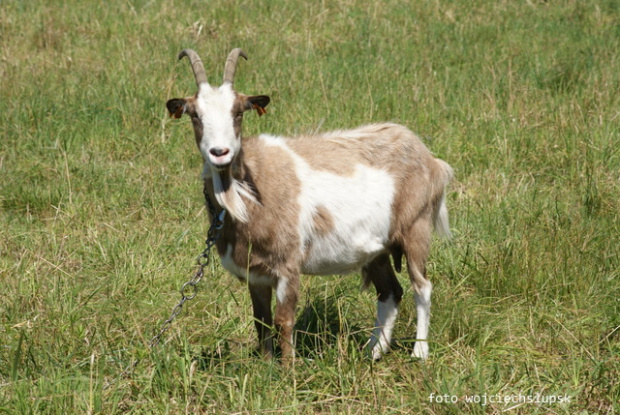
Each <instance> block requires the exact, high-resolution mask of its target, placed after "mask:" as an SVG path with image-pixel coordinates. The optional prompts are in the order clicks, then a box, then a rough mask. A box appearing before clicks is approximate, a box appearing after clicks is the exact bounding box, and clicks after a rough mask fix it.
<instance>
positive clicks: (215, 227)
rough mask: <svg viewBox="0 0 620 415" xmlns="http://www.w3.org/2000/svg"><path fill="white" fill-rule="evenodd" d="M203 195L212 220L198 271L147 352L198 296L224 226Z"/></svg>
mask: <svg viewBox="0 0 620 415" xmlns="http://www.w3.org/2000/svg"><path fill="white" fill-rule="evenodd" d="M203 193H204V196H205V200H206V202H207V207H208V208H209V213H210V214H211V219H212V220H211V226H210V227H209V230H208V231H207V239H206V240H205V245H206V246H205V249H204V250H203V251H202V253H201V254H200V255H198V258H196V263H197V265H198V269H197V270H196V273H195V274H194V276H193V277H192V279H190V280H189V281H187V282H186V283H185V284H183V286H182V287H181V290H180V293H181V300H180V301H179V303H178V304H177V305H175V306H174V307H173V308H172V313H171V315H170V317H169V318H168V320H166V321H165V322H164V323H163V324H162V326H161V328H160V329H159V332H158V333H157V334H156V335H155V336H153V338H152V339H151V341H150V342H149V347H148V348H149V350H152V349H153V348H154V347H155V346H157V345H158V344H159V342H160V341H161V338H162V336H163V335H164V333H165V332H167V331H168V330H169V329H170V327H171V326H172V322H173V320H174V319H175V318H176V317H177V316H178V315H179V314H180V313H181V311H183V305H184V304H185V302H186V301H189V300H193V299H194V298H195V297H196V294H198V287H197V285H198V283H199V282H200V280H201V279H202V277H204V269H205V267H206V266H207V265H209V263H210V262H211V256H210V253H211V248H213V245H215V242H216V241H217V239H218V238H219V236H220V234H219V231H220V230H221V229H222V227H223V226H224V216H225V215H226V211H225V210H224V209H222V211H221V212H220V214H219V215H218V214H216V212H215V207H214V206H213V203H212V202H211V198H210V197H209V194H208V193H207V189H206V188H205V189H203ZM189 287H191V291H189V290H190V288H189ZM188 291H189V292H188ZM140 360H141V359H137V360H136V361H135V362H133V363H131V364H129V366H127V368H126V369H125V370H124V371H123V372H122V373H121V374H120V375H119V377H118V378H119V379H120V378H123V377H126V376H127V375H129V374H131V373H132V372H133V370H134V369H135V368H136V366H137V365H138V363H139V362H140ZM115 382H116V381H113V382H110V383H108V384H107V385H105V386H104V389H107V388H108V387H109V386H111V385H113V384H114V383H115Z"/></svg>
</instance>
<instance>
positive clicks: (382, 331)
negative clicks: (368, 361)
mask: <svg viewBox="0 0 620 415" xmlns="http://www.w3.org/2000/svg"><path fill="white" fill-rule="evenodd" d="M397 315H398V305H397V304H396V302H395V301H394V296H393V295H390V296H389V297H388V299H387V300H386V301H377V320H376V321H375V328H374V330H373V331H372V336H371V337H370V340H369V341H368V347H369V348H370V349H371V352H372V358H373V360H379V359H380V358H381V356H383V354H384V353H385V352H387V351H388V350H389V349H390V341H391V340H392V332H393V331H394V323H395V322H396V316H397Z"/></svg>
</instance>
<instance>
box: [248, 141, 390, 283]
mask: <svg viewBox="0 0 620 415" xmlns="http://www.w3.org/2000/svg"><path fill="white" fill-rule="evenodd" d="M260 138H261V139H262V140H263V141H264V142H265V143H266V144H267V145H273V146H278V147H280V148H282V149H284V150H286V151H287V153H288V154H289V155H290V156H291V157H292V158H293V161H294V163H295V169H296V173H297V177H299V180H300V181H301V184H302V186H301V194H300V195H299V198H298V202H299V206H300V208H301V212H300V219H299V225H298V226H299V236H300V241H302V243H301V246H300V249H301V251H302V255H304V254H305V258H306V259H305V261H304V263H303V264H302V273H304V274H315V275H317V274H318V275H326V274H341V273H348V272H352V271H357V270H359V269H360V268H361V267H362V266H363V265H365V264H367V263H368V262H370V261H371V260H372V259H373V258H375V257H376V256H377V255H378V254H380V253H382V252H385V245H386V244H387V242H388V238H389V231H390V225H391V210H392V201H393V199H394V192H395V190H394V189H395V185H394V179H393V178H392V176H391V175H390V174H389V173H387V172H386V171H384V170H380V169H376V168H373V167H369V166H366V165H363V164H358V165H356V166H355V169H354V174H353V175H351V176H340V175H338V174H335V173H332V172H329V171H322V170H315V169H313V168H312V167H311V166H310V165H309V164H308V163H307V162H306V161H305V160H304V159H303V158H302V157H300V156H299V155H298V154H296V153H295V151H294V150H292V149H291V148H290V147H289V146H288V145H287V143H286V141H285V140H284V139H282V138H280V137H272V136H267V135H261V136H260ZM319 208H321V209H325V210H326V211H327V212H328V213H329V215H331V217H332V223H333V224H334V229H332V230H331V231H330V232H329V233H327V234H322V235H318V234H317V232H316V230H315V229H314V216H315V214H316V213H317V211H318V209H319ZM306 250H307V252H306Z"/></svg>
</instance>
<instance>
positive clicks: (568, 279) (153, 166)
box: [0, 0, 620, 414]
mask: <svg viewBox="0 0 620 415" xmlns="http://www.w3.org/2000/svg"><path fill="white" fill-rule="evenodd" d="M0 44H1V49H0V137H1V139H0V281H1V285H2V290H0V412H3V413H10V414H13V413H16V414H17V413H33V414H38V413H45V414H48V413H54V414H55V413H59V414H60V413H90V414H97V413H106V414H108V413H136V414H140V413H358V412H362V413H371V412H373V413H416V412H422V413H430V414H435V413H438V414H443V413H455V414H456V413H463V412H467V413H499V412H502V411H505V410H506V411H508V412H509V413H518V414H530V413H541V414H542V413H545V414H546V413H562V414H574V413H583V414H585V413H606V414H610V413H618V412H620V406H619V404H618V402H619V401H620V385H619V383H620V381H619V379H620V373H619V369H620V361H619V355H620V343H619V336H620V301H619V298H620V281H619V279H620V272H619V271H618V270H619V269H620V258H619V257H620V250H619V249H618V236H619V235H620V221H619V218H618V206H619V205H620V196H619V194H620V150H618V149H619V148H620V147H619V146H618V142H619V140H618V138H619V133H620V112H619V109H620V95H619V92H618V91H619V89H620V85H619V83H620V81H619V80H620V78H619V76H618V74H619V73H620V60H619V59H620V58H619V56H620V55H619V54H618V51H619V50H620V8H619V7H618V4H617V2H615V1H611V0H608V1H568V0H567V1H559V2H540V1H523V2H516V1H489V0H476V1H468V2H465V1H415V2H400V1H396V0H388V1H383V2H377V1H370V2H369V1H358V0H340V1H336V0H333V1H330V0H325V1H322V2H300V1H295V0H274V1H270V2H268V3H264V4H263V3H258V2H253V1H247V0H245V1H243V0H238V1H232V2H224V1H212V2H200V1H185V2H164V1H159V0H151V1H146V0H140V1H132V0H125V1H116V0H111V1H108V2H104V3H102V2H94V1H75V0H65V1H62V2H55V3H54V4H53V5H52V4H49V2H42V1H32V2H22V1H17V0H8V1H7V0H4V1H1V2H0ZM186 47H191V48H194V49H196V50H197V51H199V53H200V54H201V56H202V57H203V61H204V62H205V66H206V69H207V74H208V75H209V76H210V79H211V80H213V82H218V81H219V79H220V76H221V71H222V67H223V61H224V58H225V56H226V53H227V52H228V51H229V50H230V49H231V48H233V47H242V48H244V49H245V50H246V51H247V52H248V54H249V56H250V60H249V61H248V62H242V63H241V64H240V68H239V72H238V75H237V80H236V87H237V89H238V90H240V91H243V92H246V93H258V94H269V95H271V97H272V104H271V105H270V107H269V110H270V112H269V115H268V116H267V117H262V118H261V119H258V118H255V117H252V116H248V117H246V121H245V133H246V134H247V135H250V134H257V133H259V132H271V133H275V134H294V133H300V132H310V131H315V130H327V129H330V128H344V127H350V126H356V125H359V124H364V123H369V122H377V121H396V122H400V123H404V124H406V125H408V126H409V127H410V128H412V129H413V130H414V131H416V132H418V133H419V134H420V135H421V136H423V137H424V139H425V140H426V142H427V144H428V146H429V147H430V148H431V149H432V150H433V151H434V152H435V153H436V154H437V155H438V156H439V157H441V158H443V159H445V160H446V161H448V162H449V163H450V164H451V165H452V166H453V167H454V168H455V170H456V172H457V178H456V180H455V182H454V183H453V186H452V188H451V194H450V198H449V208H450V213H451V219H452V227H453V232H454V234H455V238H454V240H453V241H451V242H450V243H442V242H439V241H438V242H437V243H435V245H434V249H433V253H432V257H431V260H430V264H429V275H430V277H431V279H432V281H433V283H434V286H435V291H434V305H433V318H432V326H431V340H432V343H431V358H430V360H429V361H428V362H427V363H426V364H422V363H420V362H417V361H415V360H413V359H411V358H410V357H409V355H410V353H411V350H412V346H413V339H414V337H415V323H414V322H415V309H414V307H413V299H412V297H413V296H412V293H411V289H410V288H409V284H408V283H407V280H408V278H407V276H406V275H402V276H400V277H399V278H401V280H402V281H401V282H402V283H403V286H404V287H407V289H406V293H405V299H404V302H403V305H402V308H401V314H400V319H399V321H398V323H397V327H396V331H395V335H396V337H397V338H396V340H395V342H394V346H393V351H392V353H391V354H389V355H387V356H386V357H385V358H384V359H383V360H382V361H380V362H375V363H373V362H371V361H369V360H368V358H367V357H366V356H365V354H364V353H363V350H362V349H361V346H362V345H363V343H364V342H365V340H366V339H367V337H368V336H369V334H370V331H371V329H372V323H373V321H374V312H375V299H374V296H373V293H372V292H362V293H361V292H360V291H359V285H360V281H359V276H356V275H352V276H337V277H312V278H310V277H307V278H304V279H303V283H302V292H303V293H302V295H303V297H302V298H303V299H302V301H301V306H300V308H299V310H298V313H297V320H298V324H297V329H298V331H297V334H296V342H297V355H298V358H297V360H296V364H295V365H294V366H293V367H292V368H291V370H283V369H282V368H281V367H280V366H279V365H277V364H273V363H269V362H264V361H262V360H260V359H258V358H257V357H256V356H254V355H253V347H254V328H253V322H252V320H251V317H250V315H251V312H250V308H251V306H250V301H249V296H248V295H247V290H246V287H244V286H243V284H239V283H237V282H236V281H234V280H233V279H232V278H231V277H230V276H228V275H227V274H226V273H225V272H224V271H223V270H222V268H221V267H220V266H219V262H217V261H215V262H214V263H213V265H212V266H211V268H210V269H209V272H208V275H207V276H206V277H205V279H204V280H203V282H202V283H201V291H200V292H199V294H198V296H197V297H196V299H195V300H193V301H192V302H190V303H187V306H186V307H185V312H184V313H183V314H182V316H181V317H179V318H178V319H177V320H176V321H175V324H174V325H173V326H172V328H171V329H170V330H169V331H168V332H167V333H166V334H165V336H164V338H163V341H162V344H161V345H160V346H158V347H157V348H155V349H153V350H148V348H147V345H148V342H149V340H150V338H151V337H152V336H153V335H154V334H155V333H156V331H157V329H158V328H159V326H160V324H161V323H162V322H163V321H164V320H165V319H166V318H167V317H168V316H169V313H170V310H171V308H172V306H174V305H175V304H176V303H177V302H178V300H179V294H178V292H177V290H178V288H179V287H180V286H181V284H182V283H183V282H184V281H186V280H187V279H189V278H190V276H191V274H192V272H193V260H194V257H195V256H196V255H197V254H198V253H199V252H200V251H202V249H203V248H202V244H203V240H204V234H205V232H206V229H207V217H206V212H205V210H204V208H203V201H202V200H201V187H200V183H199V179H198V174H199V171H200V163H201V160H200V156H199V154H198V152H197V151H196V149H195V145H194V143H193V138H192V133H191V131H190V127H189V125H188V122H187V121H175V120H170V119H169V118H168V117H167V114H166V112H165V107H164V103H165V101H166V100H167V99H169V98H171V97H173V96H184V95H188V94H191V93H193V92H194V87H195V86H194V85H193V79H192V76H191V73H190V72H189V68H188V67H187V64H186V63H179V62H177V60H176V55H177V54H178V52H179V51H180V50H181V49H183V48H186ZM136 361H138V364H137V365H136V367H135V369H134V370H133V371H131V373H130V374H129V376H127V377H120V374H121V372H122V371H123V370H124V369H125V368H126V367H127V366H128V365H131V364H132V363H133V362H136ZM537 394H538V395H537ZM438 395H442V396H443V395H446V397H445V398H448V399H449V400H452V397H456V398H457V402H456V403H454V402H445V400H443V399H444V398H441V399H437V396H438ZM519 395H523V396H531V397H533V398H536V397H537V399H538V401H537V402H525V403H524V402H516V403H515V402H509V403H504V402H497V400H496V399H493V401H494V402H490V401H489V398H490V397H495V396H499V397H502V398H503V397H508V398H509V399H510V398H512V397H514V396H517V397H518V396H519ZM467 396H477V397H478V398H479V399H481V397H486V398H487V402H486V404H483V403H469V402H467V401H466V397H467ZM550 396H563V397H564V396H566V397H568V398H569V399H570V402H562V403H559V402H555V403H550V402H549V401H548V399H547V400H546V401H544V402H543V399H542V398H548V397H550Z"/></svg>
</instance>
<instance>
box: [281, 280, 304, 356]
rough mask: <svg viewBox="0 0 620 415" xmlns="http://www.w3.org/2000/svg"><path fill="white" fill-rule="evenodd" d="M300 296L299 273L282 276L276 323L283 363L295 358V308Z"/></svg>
mask: <svg viewBox="0 0 620 415" xmlns="http://www.w3.org/2000/svg"><path fill="white" fill-rule="evenodd" d="M298 297H299V275H295V276H292V277H280V278H279V279H278V283H277V286H276V316H275V325H276V330H277V331H278V334H279V344H280V349H281V350H282V363H283V364H285V365H286V364H289V363H291V361H292V360H293V357H294V355H295V350H294V348H293V327H294V325H295V308H296V306H297V299H298Z"/></svg>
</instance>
